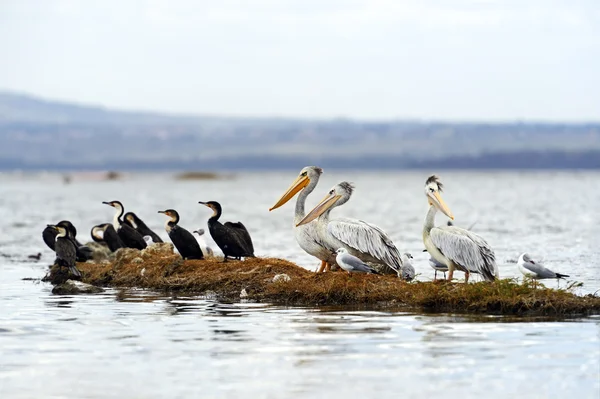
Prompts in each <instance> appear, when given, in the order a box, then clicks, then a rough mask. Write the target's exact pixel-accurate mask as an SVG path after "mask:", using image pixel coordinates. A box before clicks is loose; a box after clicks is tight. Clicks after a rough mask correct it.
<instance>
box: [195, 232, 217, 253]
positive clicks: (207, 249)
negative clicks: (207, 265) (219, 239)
mask: <svg viewBox="0 0 600 399" xmlns="http://www.w3.org/2000/svg"><path fill="white" fill-rule="evenodd" d="M194 233H196V234H197V235H198V238H197V240H198V244H200V249H201V250H202V253H203V254H204V256H215V255H214V252H213V250H212V248H211V247H209V246H208V244H206V240H205V239H204V237H203V236H204V229H198V230H194Z"/></svg>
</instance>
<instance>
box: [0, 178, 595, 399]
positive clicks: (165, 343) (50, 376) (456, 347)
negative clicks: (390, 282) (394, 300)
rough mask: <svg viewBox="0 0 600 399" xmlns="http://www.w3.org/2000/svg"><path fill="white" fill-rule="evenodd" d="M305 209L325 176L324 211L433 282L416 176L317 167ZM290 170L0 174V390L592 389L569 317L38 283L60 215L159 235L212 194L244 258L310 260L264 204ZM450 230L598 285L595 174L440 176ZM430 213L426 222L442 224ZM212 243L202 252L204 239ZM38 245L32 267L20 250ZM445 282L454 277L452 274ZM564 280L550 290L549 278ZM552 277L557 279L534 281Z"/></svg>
mask: <svg viewBox="0 0 600 399" xmlns="http://www.w3.org/2000/svg"><path fill="white" fill-rule="evenodd" d="M325 172H326V173H325V174H324V175H323V176H322V179H321V182H320V183H319V187H317V189H316V191H315V193H313V194H312V196H311V198H309V201H308V203H309V206H312V205H315V204H316V203H317V201H318V200H320V199H321V198H322V197H323V196H324V194H325V193H326V192H327V191H328V190H329V188H330V187H331V186H332V185H333V184H335V183H337V182H339V181H341V180H349V181H352V182H354V183H355V184H356V191H355V194H354V196H353V198H352V199H351V200H350V202H349V203H348V204H346V205H344V206H343V207H341V208H339V209H337V210H336V211H334V215H335V214H337V215H344V216H348V217H356V218H361V219H363V220H366V221H369V222H372V223H374V224H377V225H379V226H381V227H382V228H383V229H384V230H386V231H387V232H388V234H389V235H390V236H391V237H392V239H393V240H394V242H395V243H396V245H397V246H398V247H399V249H400V250H401V251H403V252H405V251H406V252H411V253H412V254H413V256H414V258H415V262H414V263H415V267H416V269H417V273H419V277H418V278H419V279H422V280H428V279H431V278H432V277H433V270H432V269H431V268H430V267H429V266H428V264H427V254H424V253H422V252H421V251H422V249H423V244H422V241H421V228H422V223H423V219H424V217H425V213H426V211H427V201H426V199H425V197H424V194H423V185H424V181H425V179H426V178H427V176H428V175H429V173H427V172H410V173H387V172H386V173H381V172H377V173H375V172H373V173H358V172H353V171H347V172H339V171H337V172H330V171H325ZM294 178H295V173H294V172H286V173H264V174H260V173H254V174H237V175H235V176H232V177H231V178H230V179H223V180H214V181H192V182H181V181H175V180H173V179H172V177H171V176H169V175H167V174H158V175H130V176H126V177H125V179H124V180H121V181H114V182H97V181H86V180H85V179H83V178H78V177H75V178H74V180H73V182H72V183H71V184H69V185H65V184H63V183H62V179H61V178H60V176H57V175H14V174H11V175H0V187H1V190H2V191H1V192H2V195H1V196H0V218H1V220H2V228H1V229H0V263H1V264H0V267H1V269H0V270H1V272H0V273H1V274H0V276H1V277H2V278H1V279H0V397H1V398H32V397H45V398H67V397H69V398H105V397H128V398H189V397H202V398H217V397H218V398H224V397H225V398H228V397H231V398H236V397H240V396H242V395H244V396H246V397H251V398H279V397H290V398H315V397H327V398H344V397H357V396H359V395H367V396H368V397H394V398H397V397H403V398H413V397H414V398H417V397H419V398H420V397H434V396H439V397H445V398H461V399H463V398H470V397H486V398H505V397H516V396H518V397H523V398H565V397H573V398H598V397H600V328H599V326H600V317H588V318H576V319H567V320H564V319H563V320H549V319H519V318H503V317H496V316H488V317H481V316H479V317H471V316H461V315H451V314H415V313H406V312H402V311H396V310H394V309H390V310H388V311H385V312H382V311H376V310H373V309H369V308H364V307H356V308H352V307H345V308H287V307H280V306H271V305H269V304H256V303H235V304H226V303H219V302H217V301H215V300H212V299H207V298H201V297H165V296H161V295H159V294H155V293H152V292H145V291H136V290H126V291H120V290H107V291H106V292H105V293H103V294H98V295H85V296H56V295H52V294H51V292H50V291H51V286H50V285H48V284H45V283H40V282H39V281H36V280H23V279H24V278H32V279H39V278H41V277H42V276H43V275H44V274H45V272H46V269H47V265H48V264H49V263H50V262H51V261H52V260H53V254H52V253H51V252H50V250H49V249H47V248H46V247H45V245H44V244H43V242H42V240H41V231H42V229H43V228H44V226H45V225H46V224H47V223H50V222H58V221H59V220H62V219H69V220H71V221H72V222H73V223H74V224H75V225H76V226H77V227H78V230H79V235H78V238H79V239H80V240H81V241H87V238H88V237H89V230H90V228H91V226H92V225H94V224H98V223H102V222H107V221H110V220H111V218H112V215H113V209H112V208H109V207H107V206H106V205H102V204H101V202H102V201H110V200H115V199H118V200H121V201H122V202H123V203H124V204H125V207H126V210H131V211H135V212H136V213H138V215H139V216H140V217H142V219H144V220H145V221H146V223H147V224H148V225H149V226H150V227H152V228H154V229H155V230H156V231H157V232H158V233H159V234H160V235H162V236H163V237H165V238H166V233H165V232H164V229H163V228H162V226H163V223H164V219H165V218H164V217H163V215H159V214H157V211H158V210H164V209H166V208H175V209H177V210H178V211H179V213H180V214H181V222H180V224H181V225H182V226H183V227H186V228H188V229H190V230H191V229H195V228H198V227H206V220H207V218H208V217H209V214H210V211H209V210H208V209H207V208H205V207H203V206H200V205H198V204H197V202H198V201H199V200H202V201H207V200H217V201H219V202H221V204H222V205H223V209H224V215H223V218H224V220H232V221H238V220H241V221H243V222H244V224H245V225H246V226H247V227H248V229H249V230H250V233H251V234H252V236H253V240H254V244H255V248H256V254H257V255H259V256H276V257H283V258H286V259H289V260H292V261H294V262H296V263H298V264H300V265H302V266H304V267H307V268H311V269H313V268H315V267H316V265H317V263H318V262H317V261H316V260H314V259H313V258H311V257H310V256H308V255H306V254H304V253H303V252H302V250H301V249H300V248H299V247H298V246H297V244H296V242H295V241H294V238H293V235H292V231H291V229H292V227H291V226H292V214H293V201H291V202H290V203H289V204H286V205H285V206H284V207H282V208H280V209H278V210H276V211H273V212H268V209H269V207H271V206H272V205H273V204H274V203H275V201H276V200H277V199H278V198H279V196H280V195H281V194H282V193H283V191H284V190H285V189H286V188H287V187H288V185H289V184H290V183H291V181H292V180H293V179H294ZM441 178H442V181H443V182H444V183H445V186H446V191H445V193H444V198H445V199H446V202H447V204H448V205H449V207H450V208H451V209H452V211H453V212H454V214H455V216H456V224H457V225H459V226H465V227H466V226H469V225H470V224H471V223H474V222H476V225H475V226H474V227H473V230H474V231H475V232H477V233H479V234H481V235H482V236H483V237H485V238H486V239H487V240H488V242H489V243H490V244H491V245H492V246H493V248H494V249H495V251H496V255H497V258H498V260H499V264H500V274H501V276H502V277H517V276H519V274H518V271H517V269H516V266H515V264H514V262H515V260H516V258H517V257H518V256H519V254H520V253H521V252H524V251H528V252H530V253H531V254H532V255H533V256H534V258H538V259H540V260H543V261H544V262H545V264H546V265H547V266H548V267H550V268H551V269H555V270H556V271H559V272H561V273H565V274H569V275H571V277H570V278H569V279H568V280H569V281H578V282H582V283H583V286H582V287H581V288H579V289H578V292H579V293H580V294H586V293H593V292H595V291H597V290H599V289H600V278H599V275H600V260H599V259H600V246H599V245H598V239H599V238H600V223H599V222H600V206H598V204H600V188H598V182H599V181H600V174H598V173H591V172H571V173H562V172H561V173H549V172H544V173H534V172H528V173H516V172H506V173H492V172H490V173H466V172H445V173H443V174H442V175H441ZM445 221H446V220H445V219H444V218H442V217H441V216H438V224H441V223H445ZM213 245H214V244H213ZM37 252H42V253H43V256H42V260H41V261H39V262H36V261H34V260H29V259H27V255H29V254H34V253H37ZM456 276H460V277H462V273H457V274H456ZM566 284H567V282H561V287H564V286H565V285H566ZM547 285H548V286H550V287H556V286H557V284H556V282H555V281H551V282H549V283H547Z"/></svg>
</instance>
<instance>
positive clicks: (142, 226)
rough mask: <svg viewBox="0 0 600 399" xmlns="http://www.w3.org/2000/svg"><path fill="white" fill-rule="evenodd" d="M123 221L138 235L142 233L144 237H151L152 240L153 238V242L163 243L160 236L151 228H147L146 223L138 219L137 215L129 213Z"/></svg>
mask: <svg viewBox="0 0 600 399" xmlns="http://www.w3.org/2000/svg"><path fill="white" fill-rule="evenodd" d="M123 220H124V221H125V223H127V224H128V225H130V226H131V227H133V228H134V229H135V230H136V231H137V232H138V233H140V234H141V235H142V237H144V236H150V238H152V242H154V243H157V242H163V240H162V239H161V238H160V237H159V236H158V234H156V233H155V232H153V231H152V230H150V228H149V227H148V226H146V223H144V221H143V220H142V219H140V218H139V217H137V215H136V214H135V213H133V212H127V213H126V214H125V216H123Z"/></svg>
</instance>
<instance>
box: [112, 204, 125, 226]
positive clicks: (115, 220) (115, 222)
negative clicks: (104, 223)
mask: <svg viewBox="0 0 600 399" xmlns="http://www.w3.org/2000/svg"><path fill="white" fill-rule="evenodd" d="M115 209H116V210H117V211H116V212H115V216H114V218H113V227H114V228H115V230H119V227H121V216H123V212H124V209H123V207H122V206H121V205H116V206H115Z"/></svg>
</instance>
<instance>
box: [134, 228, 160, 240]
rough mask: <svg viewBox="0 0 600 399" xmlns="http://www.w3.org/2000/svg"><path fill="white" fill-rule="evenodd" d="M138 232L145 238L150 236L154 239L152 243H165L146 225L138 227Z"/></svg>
mask: <svg viewBox="0 0 600 399" xmlns="http://www.w3.org/2000/svg"><path fill="white" fill-rule="evenodd" d="M137 231H138V233H140V234H141V235H142V237H144V236H150V237H151V238H152V241H153V242H155V243H157V242H163V240H162V239H161V238H160V237H159V235H158V234H156V233H155V232H153V231H152V230H151V229H150V228H149V227H148V226H146V225H145V224H141V225H138V228H137Z"/></svg>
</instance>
